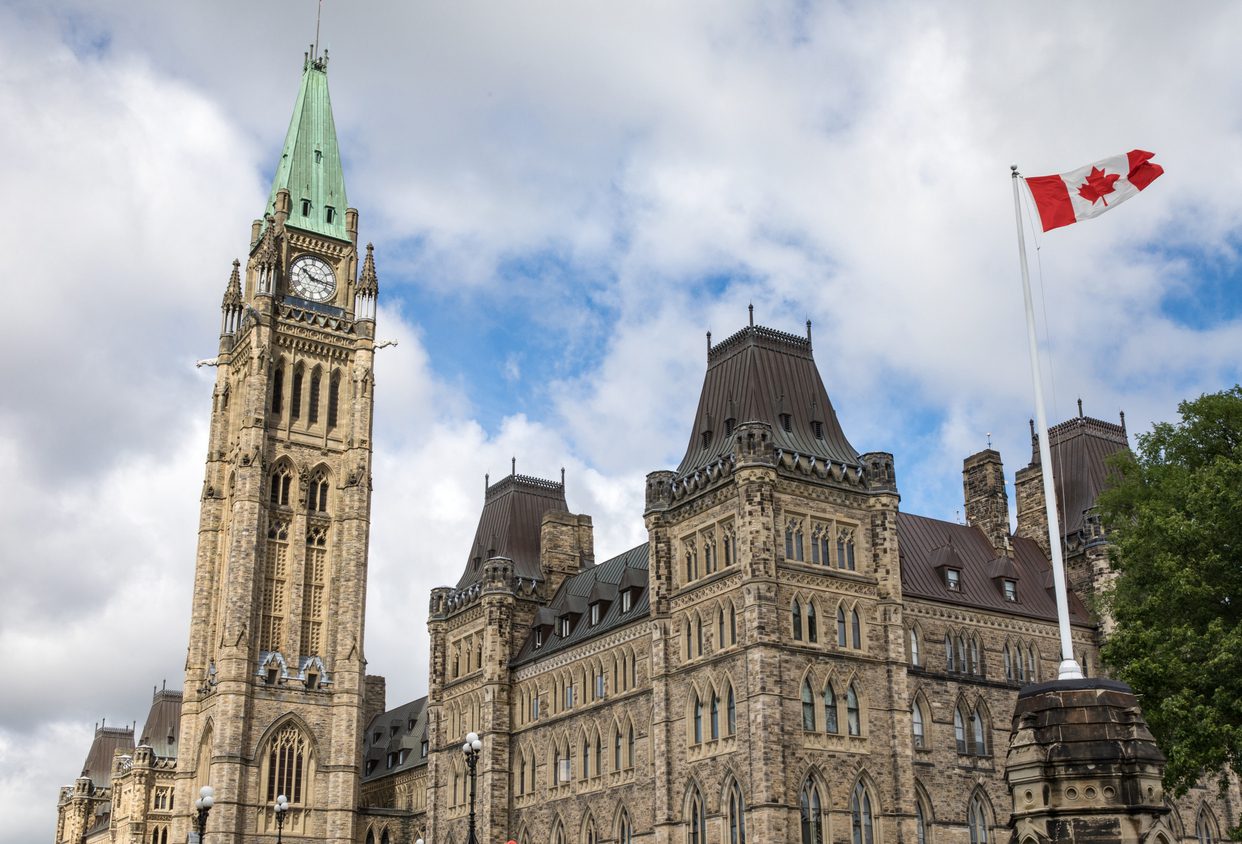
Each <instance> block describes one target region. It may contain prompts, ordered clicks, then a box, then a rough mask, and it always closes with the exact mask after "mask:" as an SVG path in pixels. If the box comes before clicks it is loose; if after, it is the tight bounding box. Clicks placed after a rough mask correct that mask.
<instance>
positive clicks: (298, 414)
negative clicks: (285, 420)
mask: <svg viewBox="0 0 1242 844" xmlns="http://www.w3.org/2000/svg"><path fill="white" fill-rule="evenodd" d="M301 418H302V364H300V363H299V364H298V365H297V366H295V367H293V390H292V391H291V392H290V393H289V419H290V420H291V421H293V422H296V421H298V420H299V419H301Z"/></svg>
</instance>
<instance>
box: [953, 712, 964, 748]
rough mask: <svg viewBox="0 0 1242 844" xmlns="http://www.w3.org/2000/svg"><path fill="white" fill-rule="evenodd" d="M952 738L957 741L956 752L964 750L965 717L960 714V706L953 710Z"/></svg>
mask: <svg viewBox="0 0 1242 844" xmlns="http://www.w3.org/2000/svg"><path fill="white" fill-rule="evenodd" d="M953 738H954V740H955V741H956V742H957V752H958V753H965V752H966V719H965V718H964V717H963V716H962V708H961V707H960V706H958V707H956V708H954V710H953Z"/></svg>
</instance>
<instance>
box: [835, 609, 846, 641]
mask: <svg viewBox="0 0 1242 844" xmlns="http://www.w3.org/2000/svg"><path fill="white" fill-rule="evenodd" d="M847 642H848V640H847V639H846V638H845V607H837V647H838V648H844V647H845V646H846V644H847Z"/></svg>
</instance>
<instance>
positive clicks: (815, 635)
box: [791, 598, 819, 643]
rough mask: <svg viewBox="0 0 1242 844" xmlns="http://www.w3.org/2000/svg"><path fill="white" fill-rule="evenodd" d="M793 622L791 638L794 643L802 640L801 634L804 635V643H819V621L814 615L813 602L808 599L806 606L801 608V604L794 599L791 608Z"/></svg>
mask: <svg viewBox="0 0 1242 844" xmlns="http://www.w3.org/2000/svg"><path fill="white" fill-rule="evenodd" d="M791 611H792V620H793V638H794V641H795V642H801V641H802V640H803V632H804V631H805V633H806V641H808V642H812V643H814V642H818V641H819V619H818V618H817V616H816V614H815V600H814V599H813V598H812V599H809V600H807V602H806V606H805V607H803V605H802V602H801V601H799V600H798V599H797V598H794V602H793V607H792V610H791Z"/></svg>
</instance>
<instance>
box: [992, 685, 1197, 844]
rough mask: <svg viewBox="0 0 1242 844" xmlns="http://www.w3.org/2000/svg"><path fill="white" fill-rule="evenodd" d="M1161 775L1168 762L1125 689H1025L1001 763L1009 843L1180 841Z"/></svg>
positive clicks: (1136, 705) (1129, 691)
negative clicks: (1009, 811)
mask: <svg viewBox="0 0 1242 844" xmlns="http://www.w3.org/2000/svg"><path fill="white" fill-rule="evenodd" d="M1163 773H1164V754H1162V753H1161V752H1160V749H1159V748H1157V747H1156V742H1155V739H1154V738H1153V737H1152V734H1151V732H1150V731H1149V730H1148V729H1147V723H1146V722H1145V721H1144V720H1143V713H1142V710H1141V709H1140V708H1139V704H1138V700H1137V699H1136V698H1135V696H1134V692H1133V691H1131V689H1130V687H1129V686H1127V685H1126V684H1125V683H1120V682H1117V681H1116V680H1103V679H1088V680H1056V681H1053V682H1051V683H1041V684H1038V685H1034V686H1028V687H1026V688H1025V689H1023V690H1022V692H1021V693H1020V694H1019V695H1018V704H1017V707H1016V708H1015V710H1014V715H1013V731H1012V734H1011V736H1010V742H1009V754H1008V757H1007V759H1006V762H1005V780H1006V782H1007V783H1008V785H1009V791H1010V795H1011V798H1012V800H1013V819H1012V821H1011V826H1012V829H1013V833H1012V837H1011V839H1010V840H1011V841H1012V842H1015V844H1016V842H1023V844H1026V842H1031V841H1035V842H1040V844H1042V842H1045V841H1049V842H1050V841H1074V842H1077V844H1131V842H1133V844H1137V842H1148V841H1161V840H1163V841H1165V842H1169V841H1175V840H1177V839H1176V837H1175V835H1174V833H1173V831H1172V830H1171V829H1170V828H1169V826H1168V822H1167V820H1166V816H1167V815H1168V812H1169V810H1168V808H1167V806H1166V805H1165V802H1164V789H1163V788H1162V786H1161V776H1162V774H1163ZM1162 836H1163V837H1162Z"/></svg>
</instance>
